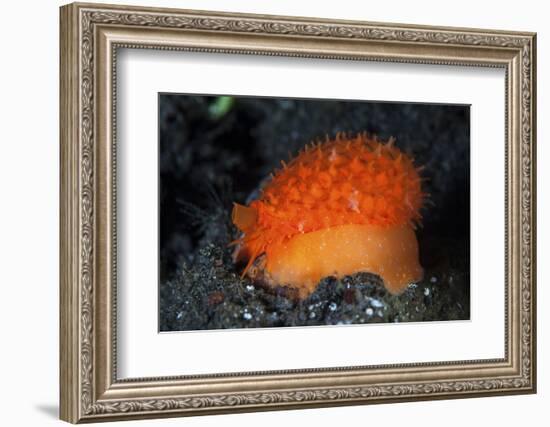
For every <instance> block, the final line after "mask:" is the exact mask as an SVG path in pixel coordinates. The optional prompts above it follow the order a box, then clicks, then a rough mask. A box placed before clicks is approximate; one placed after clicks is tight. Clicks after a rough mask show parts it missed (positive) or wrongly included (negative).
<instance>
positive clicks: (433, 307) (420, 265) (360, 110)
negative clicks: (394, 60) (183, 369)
mask: <svg viewBox="0 0 550 427" xmlns="http://www.w3.org/2000/svg"><path fill="white" fill-rule="evenodd" d="M158 102H159V174H160V176H159V224H158V227H159V269H160V271H159V284H158V286H159V329H160V331H161V332H167V331H190V330H211V329H236V328H262V327H285V326H320V325H356V324H367V323H398V322H423V321H450V320H468V319H470V107H469V106H468V105H454V104H422V103H402V102H399V103H398V102H379V101H355V100H332V99H292V98H275V97H273V98H267V97H244V96H228V95H187V94H171V93H160V94H159V97H158Z"/></svg>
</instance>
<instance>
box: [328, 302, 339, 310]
mask: <svg viewBox="0 0 550 427" xmlns="http://www.w3.org/2000/svg"><path fill="white" fill-rule="evenodd" d="M337 308H338V304H336V303H335V302H331V303H330V304H329V306H328V309H329V310H330V311H336V309H337Z"/></svg>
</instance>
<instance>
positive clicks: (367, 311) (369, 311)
mask: <svg viewBox="0 0 550 427" xmlns="http://www.w3.org/2000/svg"><path fill="white" fill-rule="evenodd" d="M365 314H366V315H367V316H369V317H370V316H372V315H373V314H374V310H373V309H372V308H370V307H369V308H367V309H366V310H365Z"/></svg>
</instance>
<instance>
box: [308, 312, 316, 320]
mask: <svg viewBox="0 0 550 427" xmlns="http://www.w3.org/2000/svg"><path fill="white" fill-rule="evenodd" d="M309 318H310V319H315V312H314V311H312V312H311V313H309Z"/></svg>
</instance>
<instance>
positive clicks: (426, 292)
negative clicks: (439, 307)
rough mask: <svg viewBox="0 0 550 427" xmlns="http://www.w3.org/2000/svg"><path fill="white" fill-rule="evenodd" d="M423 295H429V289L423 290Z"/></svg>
mask: <svg viewBox="0 0 550 427" xmlns="http://www.w3.org/2000/svg"><path fill="white" fill-rule="evenodd" d="M424 295H425V296H428V295H430V288H426V289H424Z"/></svg>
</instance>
